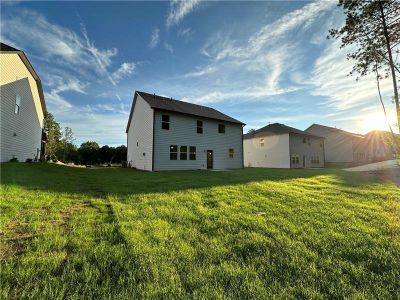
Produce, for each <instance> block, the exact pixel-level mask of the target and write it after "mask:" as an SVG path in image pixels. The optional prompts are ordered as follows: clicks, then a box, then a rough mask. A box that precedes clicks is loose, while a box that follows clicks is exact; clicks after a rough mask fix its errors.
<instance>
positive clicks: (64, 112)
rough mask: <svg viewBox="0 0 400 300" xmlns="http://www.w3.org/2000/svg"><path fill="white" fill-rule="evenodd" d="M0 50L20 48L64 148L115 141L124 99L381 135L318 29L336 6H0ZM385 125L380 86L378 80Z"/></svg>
mask: <svg viewBox="0 0 400 300" xmlns="http://www.w3.org/2000/svg"><path fill="white" fill-rule="evenodd" d="M1 9H2V10H1V36H0V38H1V40H2V41H3V42H5V43H8V44H11V45H13V46H15V47H17V48H20V49H22V50H23V51H25V53H26V54H27V55H28V58H29V59H30V61H31V63H32V64H33V66H34V68H35V69H36V71H37V72H38V74H39V76H40V77H41V80H42V82H43V87H44V91H45V99H46V103H47V106H48V110H49V111H50V112H51V113H53V114H54V115H55V117H56V119H57V120H58V121H59V122H60V123H61V125H62V126H69V127H71V128H72V129H73V131H74V133H75V136H76V144H80V143H82V142H84V141H87V140H95V141H97V142H98V143H99V144H101V145H104V144H109V145H119V144H125V143H126V135H125V127H126V123H127V120H128V115H129V110H130V107H131V104H132V98H133V94H134V91H135V90H142V91H146V92H150V93H156V94H160V95H164V96H168V97H173V98H174V99H181V100H184V101H189V102H194V103H197V104H202V105H207V106H211V107H214V108H216V109H218V110H221V111H222V112H224V113H226V114H228V115H231V116H232V117H235V118H237V119H239V120H241V121H243V122H244V123H246V124H247V126H246V127H245V132H247V131H248V130H249V129H252V128H259V127H261V126H265V125H266V124H268V123H273V122H280V123H284V124H287V125H290V126H294V127H297V128H299V129H305V128H307V127H308V126H309V125H311V124H312V123H320V124H325V125H328V126H337V127H338V128H342V129H345V130H351V131H355V132H358V133H365V132H366V131H368V130H370V129H372V128H374V127H377V128H381V129H386V124H385V122H384V119H383V113H382V110H381V108H380V106H379V99H378V97H377V90H376V85H375V83H374V79H373V78H372V77H368V78H363V79H362V80H360V81H358V82H356V81H355V78H354V77H348V76H346V75H347V73H348V72H349V71H350V69H351V62H348V61H347V60H346V57H345V55H346V51H347V50H340V49H339V47H338V46H339V45H338V42H335V41H331V40H327V39H326V35H327V31H328V29H329V28H332V27H338V26H340V25H341V24H342V22H343V13H342V11H341V10H340V9H339V8H337V7H336V2H329V1H320V2H319V1H317V2H307V1H270V2H238V1H236V2H216V1H210V2H202V1H185V2H178V1H171V2H167V1H163V2H133V1H126V2H90V1H89V2H78V1H71V2H34V1H33V2H4V1H3V2H2V4H1ZM382 88H383V91H384V93H383V94H384V101H385V103H386V105H387V107H388V110H389V113H390V115H391V116H392V117H393V119H392V120H391V121H392V122H393V123H394V117H395V114H394V105H393V104H392V103H391V99H390V95H391V89H390V88H391V86H390V80H386V81H384V82H382Z"/></svg>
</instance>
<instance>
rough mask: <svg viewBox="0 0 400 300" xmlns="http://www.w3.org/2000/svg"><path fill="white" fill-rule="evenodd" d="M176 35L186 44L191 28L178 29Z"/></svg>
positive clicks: (190, 35) (191, 33) (190, 34)
mask: <svg viewBox="0 0 400 300" xmlns="http://www.w3.org/2000/svg"><path fill="white" fill-rule="evenodd" d="M177 34H178V36H179V37H181V38H183V39H184V40H185V41H186V42H187V41H188V40H190V38H191V37H192V35H193V31H192V29H191V28H180V29H179V30H178V33H177Z"/></svg>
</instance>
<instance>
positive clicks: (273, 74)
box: [183, 1, 335, 103]
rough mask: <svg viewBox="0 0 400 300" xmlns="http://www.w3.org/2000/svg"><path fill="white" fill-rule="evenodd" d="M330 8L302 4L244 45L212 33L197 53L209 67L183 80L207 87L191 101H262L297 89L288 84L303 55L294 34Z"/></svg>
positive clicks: (323, 4)
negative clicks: (190, 79) (233, 83)
mask: <svg viewBox="0 0 400 300" xmlns="http://www.w3.org/2000/svg"><path fill="white" fill-rule="evenodd" d="M334 6H335V3H333V2H331V1H329V2H327V1H321V2H313V3H309V4H306V5H304V6H303V7H302V8H299V9H297V10H294V11H292V12H289V13H287V14H286V15H284V16H282V17H281V18H279V19H277V20H276V21H274V22H272V23H269V24H266V25H263V26H261V27H259V29H257V30H256V31H255V33H254V34H252V35H250V36H249V38H248V39H247V40H245V41H240V40H236V39H234V38H232V36H233V34H229V33H227V32H216V33H215V34H214V35H213V36H211V37H210V38H209V39H208V40H207V41H206V43H205V44H204V45H203V47H202V48H201V49H200V53H201V54H202V55H204V57H205V59H206V60H207V61H208V63H207V64H205V65H203V66H198V67H197V68H196V69H195V70H193V71H191V72H188V73H186V74H184V75H183V77H184V78H187V79H189V78H192V77H196V78H198V79H199V80H202V83H203V84H205V83H207V85H205V86H206V87H207V91H205V92H203V93H201V94H200V95H199V94H194V95H193V96H191V97H190V98H191V99H197V100H196V101H200V102H202V103H207V102H221V101H227V100H229V99H237V98H240V97H243V98H245V99H246V101H248V99H249V98H252V100H251V101H265V100H264V99H263V98H266V97H271V96H274V95H282V94H285V93H290V92H293V91H296V90H299V89H301V88H302V85H299V84H296V83H295V82H293V81H290V79H291V74H293V73H294V72H296V71H298V70H299V69H301V66H302V59H303V57H304V56H305V53H303V52H302V51H303V49H302V48H301V47H299V45H300V42H299V41H298V38H297V36H296V34H298V32H299V31H307V30H309V29H310V24H312V23H313V22H315V21H316V20H317V19H320V18H322V17H323V16H324V13H325V12H328V11H329V10H330V9H331V8H332V7H334ZM299 74H300V73H299ZM297 77H298V78H299V76H297ZM283 78H285V79H286V80H283ZM232 81H234V82H235V85H232V84H231V82H232Z"/></svg>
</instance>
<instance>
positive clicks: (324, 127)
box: [305, 124, 364, 138]
mask: <svg viewBox="0 0 400 300" xmlns="http://www.w3.org/2000/svg"><path fill="white" fill-rule="evenodd" d="M311 127H319V128H322V129H325V130H328V131H331V132H332V131H333V132H338V133H341V134H345V135H348V136H351V137H357V138H363V137H364V136H363V135H362V134H357V133H352V132H349V131H345V130H342V129H339V128H335V127H329V126H325V125H321V124H312V125H311V126H310V127H308V128H307V129H306V130H305V131H308V130H309V129H310V128H311Z"/></svg>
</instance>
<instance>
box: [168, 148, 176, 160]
mask: <svg viewBox="0 0 400 300" xmlns="http://www.w3.org/2000/svg"><path fill="white" fill-rule="evenodd" d="M169 159H170V160H177V159H178V146H177V145H171V146H169Z"/></svg>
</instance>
